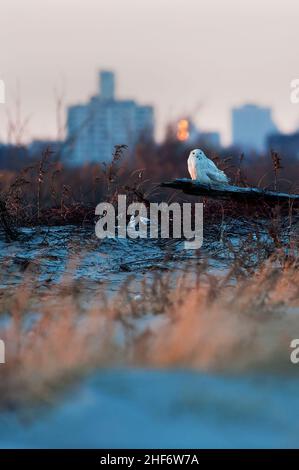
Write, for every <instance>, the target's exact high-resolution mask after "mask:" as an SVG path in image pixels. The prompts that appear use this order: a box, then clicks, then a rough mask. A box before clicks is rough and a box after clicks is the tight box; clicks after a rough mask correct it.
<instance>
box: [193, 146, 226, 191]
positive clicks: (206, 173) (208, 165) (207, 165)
mask: <svg viewBox="0 0 299 470" xmlns="http://www.w3.org/2000/svg"><path fill="white" fill-rule="evenodd" d="M188 171H189V173H190V176H191V178H192V179H193V180H197V181H199V182H200V183H203V184H215V183H222V184H228V182H229V179H228V177H227V176H226V174H225V173H224V171H222V170H219V168H217V166H216V165H215V163H214V162H213V161H212V160H210V159H209V158H208V157H207V156H206V155H205V153H204V152H203V151H202V150H200V149H194V150H192V151H191V152H190V154H189V158H188Z"/></svg>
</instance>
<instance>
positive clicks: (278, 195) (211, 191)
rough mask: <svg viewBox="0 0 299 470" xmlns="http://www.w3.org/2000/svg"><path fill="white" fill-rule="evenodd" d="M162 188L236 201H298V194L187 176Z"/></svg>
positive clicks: (162, 185)
mask: <svg viewBox="0 0 299 470" xmlns="http://www.w3.org/2000/svg"><path fill="white" fill-rule="evenodd" d="M161 187H163V188H173V189H177V190H180V191H183V192H184V193H186V194H191V195H195V196H204V197H211V198H214V199H233V200H236V201H243V202H244V201H248V202H257V201H258V200H264V201H267V202H272V203H275V202H276V203H277V202H279V201H284V202H287V201H299V194H288V193H282V192H279V191H269V190H266V189H261V188H251V187H249V188H243V187H241V186H232V185H230V184H225V185H224V184H212V185H208V184H202V183H199V182H198V181H195V180H191V179H188V178H180V179H175V180H173V181H166V182H164V183H161Z"/></svg>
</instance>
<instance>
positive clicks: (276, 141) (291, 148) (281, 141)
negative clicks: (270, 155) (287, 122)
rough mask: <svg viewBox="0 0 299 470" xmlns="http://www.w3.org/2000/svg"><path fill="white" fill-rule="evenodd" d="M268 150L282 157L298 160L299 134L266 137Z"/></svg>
mask: <svg viewBox="0 0 299 470" xmlns="http://www.w3.org/2000/svg"><path fill="white" fill-rule="evenodd" d="M268 149H269V150H274V151H275V152H278V153H279V154H280V155H281V156H282V157H288V158H296V159H298V158H299V132H298V131H297V132H295V133H293V134H272V135H270V136H269V137H268Z"/></svg>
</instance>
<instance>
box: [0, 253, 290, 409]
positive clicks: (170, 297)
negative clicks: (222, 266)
mask: <svg viewBox="0 0 299 470" xmlns="http://www.w3.org/2000/svg"><path fill="white" fill-rule="evenodd" d="M297 268H298V264H297V261H292V262H285V261H284V260H283V259H282V258H280V256H279V254H278V255H276V257H275V259H274V258H271V259H269V260H268V261H267V262H266V263H264V264H263V265H262V266H261V267H260V269H258V270H257V271H256V272H255V273H254V274H252V275H251V276H250V277H247V278H246V277H242V278H240V279H236V278H235V274H236V272H235V270H233V269H232V270H231V271H230V273H228V274H227V275H226V276H212V275H211V274H209V273H208V272H207V271H206V270H205V269H203V267H201V268H200V269H199V270H198V271H197V272H196V273H194V272H192V273H191V272H188V271H186V272H185V273H184V274H180V275H179V276H178V275H177V274H176V273H171V272H170V273H166V274H155V275H154V276H151V277H149V278H145V279H144V280H143V281H142V282H141V283H140V284H138V291H139V294H138V296H136V295H134V294H132V292H133V291H135V292H136V281H135V279H134V278H132V277H130V278H128V280H127V282H126V283H125V284H124V285H123V286H122V287H121V288H120V289H119V292H118V294H117V295H116V296H114V297H112V298H111V297H108V296H107V295H106V294H107V293H106V292H105V291H104V290H103V289H101V290H100V289H99V288H98V289H97V290H95V294H94V295H93V297H92V300H90V299H89V302H86V299H87V294H86V289H85V286H84V285H83V284H80V283H78V282H77V283H74V282H73V281H72V280H71V278H70V277H65V279H64V280H63V283H62V284H60V285H55V286H53V287H52V288H50V289H49V290H47V291H40V290H39V289H37V288H36V284H35V282H34V281H33V280H32V279H31V278H30V277H28V278H27V280H26V282H24V284H23V286H22V287H21V288H20V287H18V288H14V289H13V290H12V291H10V292H9V293H8V292H7V293H2V296H1V311H2V312H3V313H4V312H7V313H8V314H9V321H8V322H7V324H6V326H2V327H1V329H0V337H1V338H2V339H4V341H5V343H6V364H5V365H1V366H0V368H1V381H0V397H1V398H0V405H1V406H2V407H5V408H7V407H19V406H21V405H22V404H24V403H26V402H28V401H29V402H31V401H32V400H33V401H34V402H36V401H38V402H39V401H42V402H44V401H46V402H47V401H49V400H51V399H52V398H53V396H55V395H56V392H57V391H59V390H60V389H64V387H66V386H67V385H68V384H69V383H70V382H72V381H73V380H75V379H76V378H77V377H78V376H81V375H84V374H86V373H88V372H89V371H90V370H93V369H94V368H98V367H107V366H112V365H117V366H119V365H138V366H146V367H193V368H198V369H201V370H217V371H222V372H237V371H243V370H248V369H251V368H253V369H263V370H268V371H269V370H270V371H271V370H272V371H279V372H280V373H281V372H284V371H286V370H288V371H290V370H291V371H294V368H295V366H292V365H291V364H290V361H289V355H290V341H291V339H293V338H295V337H296V336H297V337H298V333H299V317H298V315H299V272H298V269H297ZM88 292H89V294H88V295H89V296H90V291H88ZM149 318H150V321H149V322H148V319H149ZM145 319H147V322H145Z"/></svg>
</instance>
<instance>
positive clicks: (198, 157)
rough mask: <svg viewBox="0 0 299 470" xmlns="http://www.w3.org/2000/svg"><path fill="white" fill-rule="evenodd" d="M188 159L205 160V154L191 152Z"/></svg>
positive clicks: (196, 150) (195, 151)
mask: <svg viewBox="0 0 299 470" xmlns="http://www.w3.org/2000/svg"><path fill="white" fill-rule="evenodd" d="M189 157H195V158H197V159H198V160H203V159H204V158H207V157H206V156H205V153H204V152H203V151H202V150H200V149H194V150H191V152H190V155H189Z"/></svg>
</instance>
